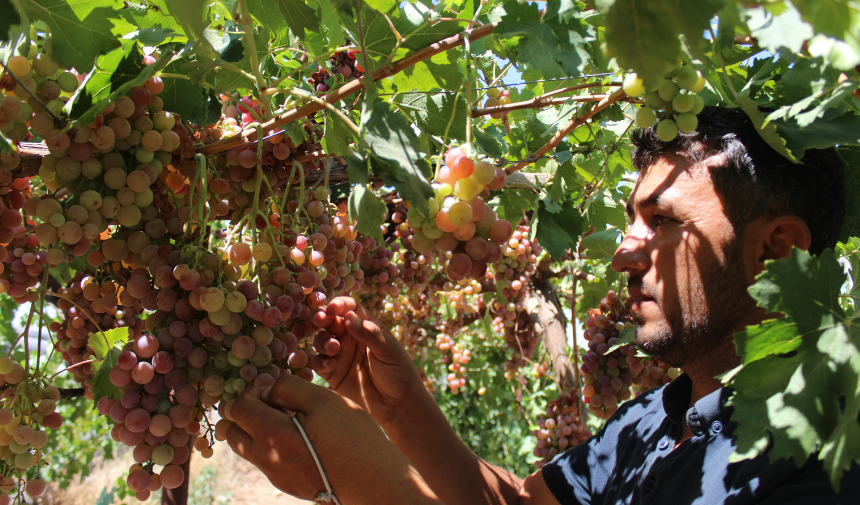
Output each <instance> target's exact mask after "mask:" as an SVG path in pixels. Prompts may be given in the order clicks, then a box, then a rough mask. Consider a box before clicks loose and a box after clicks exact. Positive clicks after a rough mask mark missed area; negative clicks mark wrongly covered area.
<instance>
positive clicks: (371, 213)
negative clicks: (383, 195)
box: [349, 184, 388, 244]
mask: <svg viewBox="0 0 860 505" xmlns="http://www.w3.org/2000/svg"><path fill="white" fill-rule="evenodd" d="M387 211H388V208H387V207H386V206H385V204H384V203H382V200H380V199H379V197H378V196H376V195H375V194H374V193H373V191H371V190H370V189H369V188H368V187H367V186H365V185H363V184H356V185H355V186H354V187H353V188H352V193H350V195H349V218H350V219H353V220H358V221H357V223H356V225H355V229H356V230H357V231H358V232H359V233H363V234H365V235H366V236H368V237H370V238H372V239H374V240H376V243H377V244H382V243H383V242H384V241H383V239H382V231H381V229H380V227H381V226H382V225H383V224H384V223H385V218H386V215H387Z"/></svg>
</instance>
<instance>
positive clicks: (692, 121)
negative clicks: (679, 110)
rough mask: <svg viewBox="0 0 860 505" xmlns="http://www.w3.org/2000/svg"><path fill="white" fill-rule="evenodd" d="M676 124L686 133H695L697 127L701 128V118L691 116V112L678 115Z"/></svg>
mask: <svg viewBox="0 0 860 505" xmlns="http://www.w3.org/2000/svg"><path fill="white" fill-rule="evenodd" d="M675 122H676V123H677V124H678V129H679V130H681V131H682V132H684V133H690V132H693V131H695V130H696V127H697V126H699V118H697V117H696V115H695V114H690V113H689V112H685V113H684V114H677V115H676V116H675Z"/></svg>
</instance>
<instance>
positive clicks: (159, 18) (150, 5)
mask: <svg viewBox="0 0 860 505" xmlns="http://www.w3.org/2000/svg"><path fill="white" fill-rule="evenodd" d="M118 12H119V15H120V16H122V18H123V19H125V20H126V21H128V22H129V23H130V24H132V25H134V26H136V27H137V28H138V30H136V31H137V32H138V33H137V34H135V35H132V33H134V32H131V33H129V34H128V35H125V36H124V38H137V40H140V41H141V43H143V44H144V45H149V46H155V45H157V44H159V43H161V41H163V40H165V39H161V40H158V38H159V37H161V36H165V35H167V34H170V38H171V41H172V42H177V43H180V44H184V43H185V42H188V37H186V36H185V30H183V28H182V26H180V25H179V23H178V22H177V21H176V18H175V17H174V16H171V15H170V12H169V10H168V9H167V5H166V4H165V3H164V0H148V1H147V2H146V3H145V4H139V3H135V2H129V3H127V4H123V8H122V9H119V10H118Z"/></svg>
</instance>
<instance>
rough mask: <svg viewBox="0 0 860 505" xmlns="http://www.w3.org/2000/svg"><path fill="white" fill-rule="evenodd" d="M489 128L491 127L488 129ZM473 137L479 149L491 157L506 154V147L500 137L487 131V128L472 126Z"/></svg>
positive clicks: (499, 156)
mask: <svg viewBox="0 0 860 505" xmlns="http://www.w3.org/2000/svg"><path fill="white" fill-rule="evenodd" d="M488 130H489V129H488ZM472 139H473V140H474V142H475V146H476V147H477V148H478V150H479V151H480V152H482V153H484V154H486V155H487V156H489V157H490V158H497V159H498V158H501V157H502V156H504V155H505V151H506V149H505V147H504V146H503V145H502V141H500V140H499V139H498V137H496V136H494V135H491V134H489V133H487V130H483V131H482V130H479V129H478V128H477V127H475V128H472Z"/></svg>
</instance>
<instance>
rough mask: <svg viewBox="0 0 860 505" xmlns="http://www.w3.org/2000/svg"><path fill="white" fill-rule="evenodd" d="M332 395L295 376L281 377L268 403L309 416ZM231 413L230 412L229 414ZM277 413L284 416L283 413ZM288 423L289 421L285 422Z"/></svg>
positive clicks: (276, 382) (324, 389)
mask: <svg viewBox="0 0 860 505" xmlns="http://www.w3.org/2000/svg"><path fill="white" fill-rule="evenodd" d="M333 394H334V393H333V392H331V391H329V390H328V389H326V388H324V387H321V386H317V385H316V384H314V383H312V382H309V381H306V380H302V379H301V378H299V377H298V376H295V375H283V376H281V377H280V378H278V380H277V381H275V385H274V386H272V391H271V392H270V393H269V398H268V403H269V404H270V405H275V406H277V407H282V408H285V409H288V410H292V411H297V412H304V413H306V414H309V413H310V411H312V410H313V409H314V408H316V407H319V406H320V405H321V404H322V400H323V399H324V398H326V395H333ZM231 413H232V412H231ZM279 413H280V414H281V415H284V416H286V414H284V413H283V412H280V411H279ZM287 421H288V422H290V421H289V420H287Z"/></svg>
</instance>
